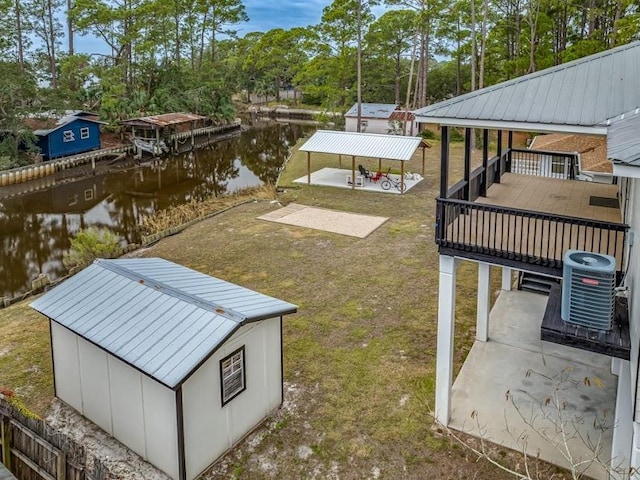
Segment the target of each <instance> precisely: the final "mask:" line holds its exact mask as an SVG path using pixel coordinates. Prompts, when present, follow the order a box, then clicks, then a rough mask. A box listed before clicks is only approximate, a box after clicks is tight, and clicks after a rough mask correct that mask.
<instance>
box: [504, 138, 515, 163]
mask: <svg viewBox="0 0 640 480" xmlns="http://www.w3.org/2000/svg"><path fill="white" fill-rule="evenodd" d="M507 148H508V149H509V150H508V151H507V165H506V168H505V170H504V171H505V172H510V171H511V154H512V153H511V149H512V148H513V131H511V130H509V134H508V137H507Z"/></svg>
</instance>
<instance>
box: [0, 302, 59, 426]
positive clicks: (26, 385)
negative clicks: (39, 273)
mask: <svg viewBox="0 0 640 480" xmlns="http://www.w3.org/2000/svg"><path fill="white" fill-rule="evenodd" d="M0 338H1V339H2V342H1V343H0V389H7V390H10V391H12V392H13V393H14V395H15V396H16V398H18V399H19V400H20V401H21V402H22V403H23V404H24V405H25V407H26V408H27V409H28V410H30V411H32V412H33V413H35V414H37V415H39V416H43V415H44V414H45V413H46V410H47V408H48V406H49V403H50V402H51V399H52V398H53V374H52V365H51V343H50V341H49V321H48V320H47V319H46V318H45V317H43V316H42V315H40V314H39V313H37V312H36V311H35V310H33V309H32V308H31V307H29V304H28V302H21V303H18V304H16V305H12V306H10V307H8V308H4V309H0Z"/></svg>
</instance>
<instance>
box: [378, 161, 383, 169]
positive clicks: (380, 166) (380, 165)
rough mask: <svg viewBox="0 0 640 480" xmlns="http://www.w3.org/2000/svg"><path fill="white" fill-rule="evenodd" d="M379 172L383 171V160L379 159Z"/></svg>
mask: <svg viewBox="0 0 640 480" xmlns="http://www.w3.org/2000/svg"><path fill="white" fill-rule="evenodd" d="M378 171H379V172H381V171H382V159H381V158H379V159H378Z"/></svg>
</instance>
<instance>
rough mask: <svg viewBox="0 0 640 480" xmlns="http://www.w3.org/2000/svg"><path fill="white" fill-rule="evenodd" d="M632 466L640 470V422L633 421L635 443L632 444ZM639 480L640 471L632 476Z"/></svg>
mask: <svg viewBox="0 0 640 480" xmlns="http://www.w3.org/2000/svg"><path fill="white" fill-rule="evenodd" d="M631 468H632V469H634V471H635V472H640V423H638V422H633V443H632V446H631ZM631 478H632V479H634V480H637V478H639V477H638V473H636V474H635V476H632V477H631Z"/></svg>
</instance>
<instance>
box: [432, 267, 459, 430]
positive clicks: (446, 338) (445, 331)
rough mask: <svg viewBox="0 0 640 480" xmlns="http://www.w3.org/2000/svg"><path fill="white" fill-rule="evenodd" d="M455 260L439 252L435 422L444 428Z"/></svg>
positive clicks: (447, 411)
mask: <svg viewBox="0 0 640 480" xmlns="http://www.w3.org/2000/svg"><path fill="white" fill-rule="evenodd" d="M457 263H458V260H457V259H456V258H455V257H450V256H448V255H440V286H439V292H438V338H437V347H436V348H437V350H436V412H435V415H436V421H438V422H439V423H440V424H442V425H444V426H445V427H446V426H447V425H448V424H449V417H450V415H451V384H452V382H453V348H454V333H455V312H456V266H457Z"/></svg>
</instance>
